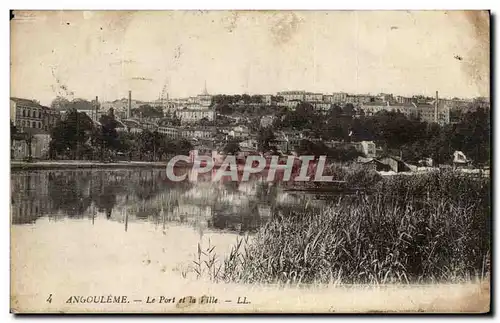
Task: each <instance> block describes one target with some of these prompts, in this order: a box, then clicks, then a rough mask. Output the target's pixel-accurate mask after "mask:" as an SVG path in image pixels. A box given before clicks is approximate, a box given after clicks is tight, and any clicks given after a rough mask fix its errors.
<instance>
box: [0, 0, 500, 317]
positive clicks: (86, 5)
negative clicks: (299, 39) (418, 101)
mask: <svg viewBox="0 0 500 323" xmlns="http://www.w3.org/2000/svg"><path fill="white" fill-rule="evenodd" d="M161 4H162V3H161V2H160V1H153V0H141V1H140V2H138V1H134V2H133V1H124V0H122V1H116V2H110V1H103V0H79V1H72V2H71V3H70V2H65V1H53V0H51V1H47V0H46V1H43V2H42V1H3V2H2V7H3V8H2V9H3V10H1V11H0V12H2V13H3V16H2V19H1V22H0V26H1V27H0V28H1V29H0V30H1V35H2V36H3V37H2V39H3V40H4V46H3V48H2V51H1V54H2V60H1V61H2V64H0V66H1V69H2V73H1V74H0V75H1V76H2V86H1V87H0V89H1V91H2V94H3V95H2V98H3V109H1V113H3V114H4V115H5V119H2V120H4V124H5V126H4V127H1V128H0V131H1V132H2V136H0V138H1V140H0V143H1V146H2V147H3V148H1V147H0V151H3V152H7V151H9V130H8V129H9V128H7V119H9V117H8V115H9V112H8V111H9V109H8V105H7V98H8V97H9V96H10V95H9V92H10V91H9V83H10V69H9V65H8V63H7V62H8V60H9V55H10V50H9V49H10V44H9V34H10V30H9V22H8V21H9V20H8V19H7V15H8V13H7V11H8V9H46V10H50V9H56V8H65V9H74V10H75V9H89V10H90V9H101V10H105V9H108V10H110V9H143V10H144V9H156V10H161V9H193V10H195V9H219V10H220V9H289V10H290V9H305V10H312V9H330V10H334V9H336V10H349V9H357V10H376V9H379V10H380V9H382V10H389V9H392V10H394V9H405V10H424V9H425V10H433V9H452V10H453V9H456V10H459V9H492V13H498V12H499V11H500V10H499V9H498V6H499V4H500V1H497V0H496V1H493V0H491V1H482V0H475V1H458V0H454V1H438V0H420V1H414V2H413V3H408V2H404V5H403V2H401V1H380V0H379V1H354V0H350V1H342V2H337V3H335V4H334V5H333V4H331V3H330V4H329V5H327V2H326V1H325V2H323V1H315V0H308V1H293V0H288V1H282V2H278V1H269V0H253V1H252V0H246V1H220V0H219V1H202V0H197V1H194V0H183V1H178V2H177V1H176V2H171V3H167V4H163V5H161ZM496 24H497V25H498V20H496ZM494 27H495V26H494ZM498 37H499V36H498V33H494V38H495V43H496V44H498ZM494 54H495V57H494V58H497V59H498V49H497V51H496V52H495V53H494ZM494 58H493V57H492V59H494ZM495 61H498V60H495ZM493 72H494V71H492V73H493ZM492 75H493V74H492ZM497 81H498V80H497ZM492 90H493V89H492ZM497 90H498V83H496V84H495V88H494V91H492V93H498V91H497ZM495 101H496V100H495ZM492 108H493V109H495V108H496V107H492ZM494 124H496V125H498V124H500V113H496V114H495V120H494ZM495 133H496V132H495ZM496 137H497V136H496V135H495V140H494V143H495V147H493V151H496V148H498V147H497V145H498V142H499V138H496ZM5 156H7V157H5V158H2V166H3V167H2V169H3V170H4V172H2V173H1V177H2V178H1V180H0V183H1V189H2V192H1V194H0V197H1V198H0V201H1V202H0V203H1V206H2V209H3V210H4V215H3V221H2V233H3V234H1V239H2V241H1V242H2V243H1V246H2V248H1V251H2V253H1V254H0V259H1V262H2V266H1V271H2V272H1V274H2V275H1V279H2V284H0V286H2V292H1V299H0V304H2V317H1V319H2V320H1V321H2V322H7V321H11V320H14V317H13V315H11V314H9V308H10V302H9V293H10V290H9V285H10V277H9V274H10V263H9V262H10V261H9V252H10V250H9V243H10V241H9V234H8V232H9V217H10V216H9V214H10V212H9V207H10V198H9V196H10V195H9V194H10V175H9V171H10V165H9V160H8V156H9V155H8V154H6V155H5ZM497 165H498V164H497V163H495V166H497ZM495 169H496V167H495ZM494 173H495V177H496V172H494ZM497 193H498V191H495V200H496V201H499V200H500V199H499V198H498V197H499V196H498V195H497ZM497 207H498V205H497ZM496 213H497V212H496ZM495 215H496V214H495ZM495 215H494V216H495ZM498 223H499V221H498V219H497V220H496V221H494V224H495V228H492V230H493V232H494V235H495V238H496V241H497V242H498V240H499V239H498V237H496V235H498V233H499V232H500V230H498V229H499V228H498V226H499V225H498ZM495 251H496V253H495V255H496V256H497V255H498V252H499V248H498V243H495ZM493 268H494V269H496V266H494V267H493ZM495 271H496V270H495ZM497 273H498V271H496V272H495V274H497ZM494 299H496V300H497V299H498V297H495V298H494ZM496 308H497V310H498V306H496ZM214 318H215V319H219V318H218V317H214ZM261 318H263V317H261ZM35 319H36V318H35V317H28V318H24V319H23V321H25V322H29V321H34V320H35ZM59 319H60V320H61V319H62V320H63V321H66V320H69V319H71V317H64V318H59ZM84 319H85V318H82V317H78V318H72V320H74V321H82V320H84ZM88 319H92V320H95V321H103V320H104V319H106V318H105V317H88ZM107 319H108V320H117V321H118V320H123V317H107ZM141 319H142V318H133V319H129V320H130V321H139V320H141ZM165 319H177V318H174V317H169V318H165ZM199 319H200V318H195V320H199ZM247 319H248V318H247ZM281 319H286V318H281ZM302 319H304V320H305V319H306V318H302ZM336 319H339V318H336ZM340 319H341V320H344V319H345V318H340ZM352 319H356V318H354V317H351V318H349V320H352ZM378 319H383V318H378ZM399 319H401V317H399ZM451 319H455V318H454V317H451Z"/></svg>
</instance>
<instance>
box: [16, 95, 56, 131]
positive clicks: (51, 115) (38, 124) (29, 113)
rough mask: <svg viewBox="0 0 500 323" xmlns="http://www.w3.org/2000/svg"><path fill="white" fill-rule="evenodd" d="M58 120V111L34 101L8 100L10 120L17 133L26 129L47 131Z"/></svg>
mask: <svg viewBox="0 0 500 323" xmlns="http://www.w3.org/2000/svg"><path fill="white" fill-rule="evenodd" d="M59 118H60V117H59V112H58V111H56V110H53V109H50V108H48V107H44V106H42V105H40V104H39V103H37V102H35V101H32V100H28V99H21V98H10V119H11V121H12V123H13V124H14V125H15V126H16V127H17V129H18V131H19V132H23V131H24V129H26V128H32V129H43V130H45V131H49V130H50V129H52V127H53V126H55V124H56V122H57V120H59Z"/></svg>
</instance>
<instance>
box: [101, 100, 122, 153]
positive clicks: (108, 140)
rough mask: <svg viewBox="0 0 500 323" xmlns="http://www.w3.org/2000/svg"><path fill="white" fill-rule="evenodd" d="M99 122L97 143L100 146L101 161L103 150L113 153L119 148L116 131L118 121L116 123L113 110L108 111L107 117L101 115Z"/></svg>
mask: <svg viewBox="0 0 500 323" xmlns="http://www.w3.org/2000/svg"><path fill="white" fill-rule="evenodd" d="M99 122H100V123H101V132H100V140H99V143H100V146H101V159H103V158H104V151H105V150H107V151H108V152H113V151H115V150H117V149H118V148H119V146H120V144H119V141H118V133H117V131H116V127H117V125H118V121H116V118H115V115H114V111H113V108H110V109H109V111H108V114H107V115H102V116H101V118H100V119H99Z"/></svg>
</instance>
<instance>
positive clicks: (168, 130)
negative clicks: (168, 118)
mask: <svg viewBox="0 0 500 323" xmlns="http://www.w3.org/2000/svg"><path fill="white" fill-rule="evenodd" d="M158 132H159V133H161V134H164V135H165V136H166V137H167V138H170V139H177V138H179V137H180V132H181V131H180V130H179V129H178V128H176V127H174V126H168V125H163V126H159V127H158Z"/></svg>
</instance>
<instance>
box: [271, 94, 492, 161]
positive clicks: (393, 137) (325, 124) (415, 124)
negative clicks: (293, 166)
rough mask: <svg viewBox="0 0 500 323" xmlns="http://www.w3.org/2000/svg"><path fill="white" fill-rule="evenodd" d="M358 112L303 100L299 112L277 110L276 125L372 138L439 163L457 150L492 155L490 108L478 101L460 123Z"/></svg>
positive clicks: (324, 136) (331, 136)
mask: <svg viewBox="0 0 500 323" xmlns="http://www.w3.org/2000/svg"><path fill="white" fill-rule="evenodd" d="M354 115H355V110H354V109H353V107H352V106H350V105H346V106H344V107H343V108H341V107H339V106H334V107H333V108H332V109H330V110H329V111H328V113H327V114H326V115H324V114H319V113H316V112H315V111H314V109H313V108H312V106H310V105H309V104H307V103H302V104H300V105H299V106H298V107H297V109H296V110H295V111H288V110H287V111H283V112H281V113H278V114H277V118H276V119H275V121H274V123H273V129H277V130H284V129H295V130H298V131H301V132H302V133H303V134H304V133H305V134H307V135H309V136H311V137H313V138H319V139H321V140H325V141H331V140H334V141H344V142H349V141H362V140H368V141H374V142H375V143H376V144H377V146H380V147H382V148H383V149H384V151H385V152H387V153H393V154H395V153H397V155H399V154H402V155H403V158H404V159H407V160H409V161H418V160H420V159H422V158H426V157H431V158H433V159H434V160H435V161H437V162H438V163H447V162H450V161H451V159H452V155H453V152H454V151H455V150H460V151H462V152H464V153H465V154H466V155H467V156H468V157H469V158H471V159H472V160H473V161H474V162H476V163H480V164H482V163H487V162H489V160H490V143H491V142H490V136H491V128H490V110H489V109H483V108H482V107H480V106H478V107H475V108H472V109H470V110H468V111H467V112H465V113H461V114H460V116H459V117H458V120H457V122H455V123H450V124H446V125H444V126H439V125H438V124H434V123H432V124H431V123H427V122H423V121H420V120H419V119H417V118H413V117H408V116H406V115H404V114H403V113H400V112H389V111H380V112H378V113H376V114H375V115H371V116H365V115H364V114H363V113H361V114H360V113H359V112H358V115H357V116H356V117H354Z"/></svg>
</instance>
